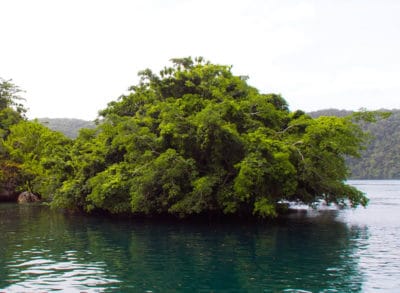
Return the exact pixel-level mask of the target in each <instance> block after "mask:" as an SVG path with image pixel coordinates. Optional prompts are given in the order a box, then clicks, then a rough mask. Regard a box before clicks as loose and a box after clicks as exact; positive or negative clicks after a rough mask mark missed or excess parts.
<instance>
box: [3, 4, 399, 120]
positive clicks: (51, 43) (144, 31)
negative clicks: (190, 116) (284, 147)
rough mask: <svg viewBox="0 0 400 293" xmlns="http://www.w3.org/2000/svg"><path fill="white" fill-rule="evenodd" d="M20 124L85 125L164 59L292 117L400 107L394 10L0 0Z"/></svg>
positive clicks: (7, 74) (6, 70) (6, 64)
mask: <svg viewBox="0 0 400 293" xmlns="http://www.w3.org/2000/svg"><path fill="white" fill-rule="evenodd" d="M0 29H1V34H0V77H3V78H5V79H13V81H14V83H15V84H17V85H19V86H20V87H21V88H23V89H24V90H25V91H26V93H25V94H24V97H25V98H26V106H27V107H28V108H29V112H28V116H29V117H30V118H35V117H70V118H83V119H94V118H96V116H97V112H98V110H100V109H103V108H104V107H106V105H107V103H108V102H110V101H112V100H115V99H117V98H118V96H120V95H121V94H123V93H124V92H125V91H126V89H127V88H128V87H129V86H130V85H133V84H136V83H137V81H138V78H137V72H138V71H139V70H142V69H145V68H150V69H152V70H153V71H155V72H159V70H161V69H162V68H163V67H164V66H165V65H169V59H171V58H175V57H186V56H193V57H194V56H203V57H205V58H206V59H207V60H210V61H211V62H214V63H219V64H225V65H233V72H234V73H235V74H238V75H248V76H249V77H250V79H249V83H250V84H251V85H253V86H255V87H257V88H258V89H259V90H260V91H261V92H263V93H271V92H274V93H280V94H282V95H283V97H284V98H285V99H286V100H287V101H288V103H289V106H290V108H291V110H296V109H302V110H305V111H311V110H317V109H324V108H338V109H354V110H357V109H359V108H367V109H371V110H372V109H380V108H387V109H392V108H400V1H398V0H392V1H391V0H332V1H329V0H315V1H312V0H275V1H268V0H241V1H238V0H226V1H225V0H201V1H200V0H199V1H197V0H153V1H144V0H142V1H135V0H126V1H125V0H112V1H111V0H109V1H106V0H104V1H101V0H65V1H64V0H35V1H32V0H0Z"/></svg>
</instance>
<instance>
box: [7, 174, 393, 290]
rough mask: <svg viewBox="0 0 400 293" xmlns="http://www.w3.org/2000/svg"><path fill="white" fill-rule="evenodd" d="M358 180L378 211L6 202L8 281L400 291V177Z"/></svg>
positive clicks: (65, 286)
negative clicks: (240, 214) (195, 212)
mask: <svg viewBox="0 0 400 293" xmlns="http://www.w3.org/2000/svg"><path fill="white" fill-rule="evenodd" d="M352 184H355V185H357V184H358V185H357V186H358V187H359V188H361V189H364V188H365V190H366V191H368V193H369V190H372V192H373V194H369V196H370V197H371V204H370V207H369V208H368V209H357V210H356V211H332V210H329V211H324V212H320V213H318V212H308V213H304V212H299V213H296V214H293V215H291V216H290V217H288V218H286V219H283V220H282V221H279V222H276V223H268V224H258V225H254V224H253V225H251V224H237V223H235V224H214V225H209V224H207V223H205V224H198V223H197V224H194V223H191V224H189V223H186V224H183V223H154V222H153V223H149V222H133V221H129V222H127V221H122V220H110V219H99V218H90V217H83V216H80V215H73V214H64V213H60V212H54V211H49V210H48V209H47V208H46V207H41V206H23V205H20V206H18V205H13V204H4V205H0V289H3V290H6V291H14V292H21V291H22V292H23V291H32V290H35V291H38V290H39V291H46V292H49V291H57V290H65V291H68V292H73V291H76V292H81V291H86V292H91V291H93V292H103V291H110V292H113V291H139V292H144V291H152V292H165V291H171V290H178V291H188V292H189V291H200V292H202V291H203V292H210V291H223V290H228V291H229V290H231V291H264V292H280V291H285V292H299V291H295V290H304V291H305V292H375V291H377V290H378V289H384V290H386V291H387V292H392V291H391V290H393V292H394V291H395V289H396V287H397V288H400V283H399V280H400V267H399V264H400V259H399V256H398V255H397V252H398V251H399V248H400V241H399V238H400V233H399V232H400V231H399V227H400V224H399V221H398V215H399V207H400V205H398V206H397V209H396V205H389V208H385V207H384V206H387V203H388V202H391V201H392V202H393V203H400V202H399V199H398V197H399V196H398V195H399V190H400V183H397V185H391V186H389V187H390V188H391V189H390V190H392V191H390V190H389V191H388V190H386V187H387V186H386V185H384V186H380V187H378V186H375V185H372V186H371V184H372V183H369V181H362V182H361V181H360V182H358V181H357V182H352ZM361 184H364V185H361ZM382 190H385V192H383V193H382V192H381V191H382ZM396 194H397V197H396ZM388 213H391V216H390V215H389V214H388ZM381 214H382V215H381ZM396 222H397V223H396Z"/></svg>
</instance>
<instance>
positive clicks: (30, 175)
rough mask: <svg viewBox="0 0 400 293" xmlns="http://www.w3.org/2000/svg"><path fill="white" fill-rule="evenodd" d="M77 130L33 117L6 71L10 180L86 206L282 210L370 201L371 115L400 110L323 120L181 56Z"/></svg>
mask: <svg viewBox="0 0 400 293" xmlns="http://www.w3.org/2000/svg"><path fill="white" fill-rule="evenodd" d="M171 61H172V65H171V66H170V67H165V68H164V69H163V70H161V71H160V73H159V74H155V73H153V72H152V71H151V70H149V69H146V70H143V71H141V72H140V73H139V76H140V82H139V83H138V84H137V85H134V86H132V87H131V88H130V89H129V93H128V94H127V95H123V96H121V97H119V98H118V99H117V100H115V101H112V102H110V103H109V104H108V106H107V108H105V109H103V110H101V111H99V118H98V120H97V122H96V123H97V125H96V126H95V127H94V128H84V129H81V130H80V132H79V135H78V136H77V137H76V138H74V139H71V138H68V137H67V136H65V135H64V134H62V133H61V132H57V131H52V130H50V129H49V128H48V127H46V126H44V125H42V124H41V123H40V122H39V121H37V120H35V121H27V119H26V117H25V112H26V110H25V109H24V108H23V106H22V104H21V103H20V99H21V98H20V97H19V93H20V92H21V90H20V89H19V88H18V87H17V86H15V85H14V84H12V82H11V81H7V80H4V79H1V80H0V94H1V95H0V125H1V133H0V134H1V138H2V140H1V144H0V156H1V157H0V183H1V185H0V187H1V189H2V192H3V193H4V192H11V193H17V192H22V191H28V192H31V193H33V194H36V195H38V196H40V197H41V198H42V199H43V200H44V201H45V202H48V203H49V205H50V206H51V207H53V208H63V209H68V210H79V211H83V212H85V213H92V214H99V213H107V214H121V215H124V214H132V215H141V216H145V217H149V216H150V217H156V216H163V215H172V216H173V217H176V218H188V217H192V218H195V217H193V216H199V217H200V216H202V215H221V216H222V215H223V216H226V217H238V218H241V217H242V218H255V219H257V218H258V219H261V218H264V219H265V218H275V217H277V216H278V215H280V214H282V213H284V210H285V209H281V207H282V204H281V203H282V201H284V202H286V201H291V202H299V203H303V204H307V205H312V204H314V203H315V202H318V201H324V202H326V203H328V204H336V205H338V206H343V207H344V206H350V207H356V206H358V205H362V206H365V205H366V204H367V203H368V199H367V198H366V197H365V195H364V194H363V193H362V192H361V191H359V190H357V189H356V188H354V187H352V186H350V185H348V184H346V183H345V180H346V179H347V178H348V176H349V170H348V167H347V165H346V159H347V158H348V157H359V156H360V152H361V151H362V150H363V149H364V148H365V145H366V143H367V141H368V138H369V136H368V135H367V134H366V133H365V132H364V131H363V130H362V128H361V126H360V124H359V122H360V121H366V122H373V121H376V120H377V119H381V118H386V117H388V116H389V115H388V113H384V112H379V111H374V112H368V111H360V112H354V113H352V114H351V115H348V116H345V117H333V116H324V115H321V116H319V117H316V118H312V117H311V116H310V115H308V114H306V113H305V112H303V111H300V110H298V111H295V112H291V111H290V110H289V106H288V104H287V102H286V101H285V100H284V99H283V98H282V97H281V96H280V95H277V94H262V93H260V92H259V91H258V90H257V89H256V88H254V87H251V86H250V85H248V84H247V77H245V76H235V75H233V74H232V72H231V66H225V65H217V64H212V63H210V62H207V61H205V60H204V59H203V58H201V57H198V58H195V59H192V58H190V57H189V58H181V59H172V60H171Z"/></svg>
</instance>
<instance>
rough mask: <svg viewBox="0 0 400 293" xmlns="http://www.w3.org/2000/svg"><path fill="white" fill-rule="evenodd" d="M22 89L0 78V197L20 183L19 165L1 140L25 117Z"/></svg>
mask: <svg viewBox="0 0 400 293" xmlns="http://www.w3.org/2000/svg"><path fill="white" fill-rule="evenodd" d="M21 92H22V90H21V89H20V88H19V87H18V86H16V85H14V84H13V83H12V82H11V80H5V79H3V78H0V198H1V197H3V194H4V193H5V194H6V195H7V194H8V193H10V194H12V193H13V191H14V190H15V189H16V188H17V187H18V186H19V185H20V183H21V181H20V176H19V175H20V174H19V173H20V172H19V171H20V168H19V165H18V164H17V163H16V162H14V161H12V160H11V159H10V157H9V154H8V152H7V150H6V149H5V148H4V145H3V140H4V139H6V138H7V136H8V135H9V133H10V128H11V127H12V126H13V125H15V124H17V123H18V122H20V121H23V120H24V119H25V116H24V114H25V112H26V110H25V108H24V107H23V105H22V104H21V100H22V98H21V97H20V95H19V94H20V93H21Z"/></svg>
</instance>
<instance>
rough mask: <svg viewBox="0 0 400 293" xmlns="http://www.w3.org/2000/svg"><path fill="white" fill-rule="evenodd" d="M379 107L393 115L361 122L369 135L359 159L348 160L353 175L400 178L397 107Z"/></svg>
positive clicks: (328, 113) (341, 113)
mask: <svg viewBox="0 0 400 293" xmlns="http://www.w3.org/2000/svg"><path fill="white" fill-rule="evenodd" d="M382 111H386V112H391V113H392V115H391V116H390V117H389V118H386V119H380V120H378V121H377V122H375V123H364V122H363V123H361V125H362V128H363V130H365V131H368V132H369V133H370V134H371V136H372V137H371V142H370V144H369V145H368V147H367V149H366V150H365V151H363V152H362V155H361V158H360V159H355V158H351V159H348V160H347V162H348V165H349V167H350V169H351V172H352V176H351V177H352V178H354V179H400V163H399V162H400V110H382ZM352 113H353V112H351V111H345V110H336V109H328V110H320V111H316V112H312V113H310V115H311V116H312V117H319V116H337V117H343V116H346V115H350V114H352Z"/></svg>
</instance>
